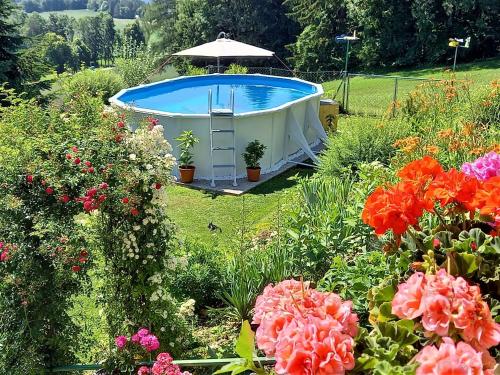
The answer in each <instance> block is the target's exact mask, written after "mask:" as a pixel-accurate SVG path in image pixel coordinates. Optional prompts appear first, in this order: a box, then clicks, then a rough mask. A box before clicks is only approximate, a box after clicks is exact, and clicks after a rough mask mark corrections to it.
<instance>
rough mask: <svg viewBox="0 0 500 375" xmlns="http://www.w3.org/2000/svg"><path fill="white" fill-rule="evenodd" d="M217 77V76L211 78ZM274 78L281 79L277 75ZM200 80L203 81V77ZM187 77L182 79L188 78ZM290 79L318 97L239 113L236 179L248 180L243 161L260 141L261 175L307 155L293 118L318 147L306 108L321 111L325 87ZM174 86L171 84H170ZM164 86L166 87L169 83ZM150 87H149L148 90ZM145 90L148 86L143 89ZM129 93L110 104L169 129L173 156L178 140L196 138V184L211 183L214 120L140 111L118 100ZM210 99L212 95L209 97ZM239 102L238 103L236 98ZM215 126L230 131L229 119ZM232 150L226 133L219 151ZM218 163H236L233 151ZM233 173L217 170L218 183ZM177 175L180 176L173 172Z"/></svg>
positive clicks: (217, 157) (219, 154) (217, 140)
mask: <svg viewBox="0 0 500 375" xmlns="http://www.w3.org/2000/svg"><path fill="white" fill-rule="evenodd" d="M211 76H213V75H211ZM259 76H262V77H272V78H273V79H276V78H281V77H275V76H264V75H259ZM198 77H199V76H198ZM183 78H186V77H178V78H175V79H176V80H177V79H183ZM282 79H287V80H296V81H300V82H304V83H307V84H310V85H313V86H315V87H316V93H314V94H311V95H308V96H306V97H303V98H300V99H297V100H295V101H291V102H288V103H285V104H284V105H281V106H279V107H275V108H271V109H266V110H261V111H254V112H247V113H239V114H236V115H235V116H234V119H233V121H234V129H235V140H236V142H235V145H236V174H237V177H238V178H241V177H244V176H246V165H245V162H244V160H243V157H242V153H243V152H244V151H245V148H246V146H247V144H248V143H249V142H251V141H253V140H255V139H258V140H259V141H260V142H261V143H263V144H264V145H265V146H266V150H265V153H264V157H263V158H262V160H261V161H260V165H261V168H262V171H261V173H262V174H265V173H269V172H273V171H276V170H278V169H279V168H280V167H281V166H283V165H284V164H285V163H286V162H287V161H288V159H290V158H293V157H296V156H299V155H301V154H303V153H304V151H303V150H302V148H301V147H300V146H299V145H298V144H297V143H296V142H294V141H293V139H292V138H291V137H290V136H289V133H288V127H289V126H290V124H289V120H290V114H292V113H293V116H294V117H295V119H296V120H297V122H298V123H299V125H300V127H301V130H302V133H303V134H304V137H305V138H306V140H307V143H308V144H309V145H310V146H311V147H314V146H315V145H317V144H318V143H319V142H320V138H319V136H318V134H317V131H316V130H315V129H314V128H313V127H312V126H311V123H310V121H307V119H306V117H307V116H306V108H307V105H308V104H311V105H312V108H314V111H315V113H316V114H317V113H318V112H319V102H320V97H321V95H322V94H323V88H322V86H321V85H318V84H314V83H311V82H307V81H303V80H300V79H297V78H282ZM166 81H170V80H166ZM166 81H162V82H166ZM158 83H161V82H156V83H153V84H149V85H155V84H158ZM149 85H148V86H149ZM141 87H143V86H141ZM128 90H130V89H126V90H122V91H120V92H119V93H118V94H116V95H115V96H114V97H113V98H111V99H110V102H111V103H112V105H114V106H118V107H120V108H122V109H126V110H128V111H130V114H129V116H132V117H133V118H135V121H140V120H141V119H142V118H145V117H147V116H153V117H155V118H157V119H158V120H159V122H160V124H162V125H163V127H164V129H165V130H164V134H165V138H166V139H167V140H168V141H169V143H170V144H171V145H172V148H173V155H174V156H175V157H176V158H178V156H179V147H178V142H177V141H176V140H175V139H176V138H177V137H178V136H179V135H180V134H181V133H182V132H183V131H185V130H192V131H193V134H194V135H195V137H197V138H198V139H199V143H197V144H196V145H195V146H194V148H193V161H194V162H193V164H194V165H195V166H196V173H195V178H197V179H207V180H208V179H211V178H212V169H211V156H210V125H209V119H210V116H209V115H208V113H207V114H201V115H200V114H182V113H168V112H162V111H155V110H148V109H144V108H137V107H133V106H130V105H127V104H126V103H123V102H121V101H120V100H119V97H120V96H121V95H122V94H123V93H124V92H127V91H128ZM207 100H208V92H207ZM235 100H237V98H236V99H235ZM213 127H214V128H216V129H230V128H231V127H230V119H229V118H221V117H218V118H214V123H213ZM231 145H232V134H231V133H222V134H216V135H214V146H221V147H227V146H231ZM214 164H232V152H231V151H215V152H214ZM232 172H233V171H232V168H217V169H215V179H216V180H229V179H231V178H232ZM174 174H175V175H178V171H177V170H175V171H174Z"/></svg>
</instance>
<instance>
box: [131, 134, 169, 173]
mask: <svg viewBox="0 0 500 375" xmlns="http://www.w3.org/2000/svg"><path fill="white" fill-rule="evenodd" d="M126 144H127V146H128V148H129V150H130V155H129V159H130V160H132V161H135V160H137V157H138V155H140V156H141V160H142V162H143V163H144V167H145V168H146V170H147V171H148V172H149V173H150V174H155V173H156V174H162V175H165V174H170V172H171V170H172V168H173V166H174V165H175V158H174V157H173V155H172V146H170V143H168V141H167V140H166V139H165V137H164V135H163V126H162V125H156V126H154V127H153V129H151V130H149V129H148V128H139V129H137V130H136V131H135V133H134V134H133V135H132V136H131V137H130V138H128V139H127V140H126Z"/></svg>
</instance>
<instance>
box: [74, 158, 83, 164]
mask: <svg viewBox="0 0 500 375" xmlns="http://www.w3.org/2000/svg"><path fill="white" fill-rule="evenodd" d="M80 162H81V160H80V158H75V160H73V163H75V164H76V165H78V164H80Z"/></svg>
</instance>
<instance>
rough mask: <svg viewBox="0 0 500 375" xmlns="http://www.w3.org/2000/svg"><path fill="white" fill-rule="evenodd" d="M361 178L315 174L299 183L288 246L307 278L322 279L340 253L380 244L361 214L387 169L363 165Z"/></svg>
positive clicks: (289, 221)
mask: <svg viewBox="0 0 500 375" xmlns="http://www.w3.org/2000/svg"><path fill="white" fill-rule="evenodd" d="M361 169H362V171H363V174H362V178H361V180H360V181H359V182H355V181H354V179H353V178H349V177H347V176H345V177H343V178H336V177H322V176H318V177H314V178H311V179H304V180H301V181H300V182H299V187H298V191H299V194H300V196H299V199H298V203H297V204H296V205H294V206H295V208H294V209H292V210H291V212H289V213H288V217H287V220H286V222H285V229H286V235H285V238H286V246H287V247H288V248H289V249H290V250H289V251H290V252H291V253H292V254H294V257H295V259H296V262H297V267H298V269H299V270H300V271H301V273H302V274H304V275H305V277H307V278H308V279H311V280H319V279H320V278H321V277H322V276H323V275H324V273H325V272H326V271H327V270H328V268H329V265H330V264H331V262H332V261H333V259H334V257H335V256H336V255H339V254H344V256H356V254H359V253H361V252H365V251H370V250H372V249H375V248H376V247H377V246H378V243H377V241H376V239H375V238H374V237H373V236H372V235H371V233H370V230H369V228H368V227H367V226H365V225H364V224H363V223H362V222H361V219H360V217H359V212H360V210H361V208H362V204H363V202H364V200H365V198H366V196H367V195H368V194H369V193H370V192H371V191H372V189H373V188H374V184H376V181H379V180H380V179H381V178H382V177H383V176H384V175H385V171H384V169H383V168H382V167H381V166H380V165H371V166H361Z"/></svg>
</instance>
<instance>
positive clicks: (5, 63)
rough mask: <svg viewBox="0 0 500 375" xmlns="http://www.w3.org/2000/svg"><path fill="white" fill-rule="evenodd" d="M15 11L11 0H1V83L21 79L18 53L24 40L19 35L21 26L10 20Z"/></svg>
mask: <svg viewBox="0 0 500 375" xmlns="http://www.w3.org/2000/svg"><path fill="white" fill-rule="evenodd" d="M15 9H16V7H15V6H14V4H13V3H12V1H11V0H0V82H12V81H14V80H15V79H17V78H19V71H18V70H17V69H16V64H17V60H18V53H17V52H18V49H19V48H20V47H21V43H22V41H23V39H22V37H21V35H20V34H19V25H18V24H14V23H12V22H11V19H10V17H11V15H12V13H13V12H14V10H15Z"/></svg>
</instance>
